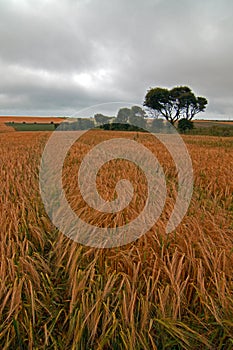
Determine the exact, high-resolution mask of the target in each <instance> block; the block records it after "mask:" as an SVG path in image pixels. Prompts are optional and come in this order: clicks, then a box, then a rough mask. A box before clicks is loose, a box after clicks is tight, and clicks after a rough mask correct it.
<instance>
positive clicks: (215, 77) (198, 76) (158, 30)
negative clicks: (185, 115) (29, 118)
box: [0, 0, 233, 118]
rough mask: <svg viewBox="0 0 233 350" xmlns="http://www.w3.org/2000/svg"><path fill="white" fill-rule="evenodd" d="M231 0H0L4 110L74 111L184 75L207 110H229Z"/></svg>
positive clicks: (138, 97)
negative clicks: (207, 101)
mask: <svg viewBox="0 0 233 350" xmlns="http://www.w3.org/2000/svg"><path fill="white" fill-rule="evenodd" d="M232 14H233V3H232V1H230V0H229V1H228V0H221V1H220V0H219V1H217V0H211V1H208V0H207V1H205V2H201V1H195V2H194V1H192V0H190V1H189V0H188V1H187V0H180V1H173V0H170V1H169V0H167V1H162V0H161V1H159V0H144V1H141V0H140V1H139V0H138V1H135V0H134V1H133V0H127V1H125V0H124V1H123V0H77V1H75V0H73V1H72V0H67V1H60V2H58V1H55V0H54V1H52V0H47V1H46V0H41V1H39V2H38V3H37V2H35V1H29V0H18V1H16V0H2V1H1V2H0V76H1V85H0V114H44V115H48V114H60V115H61V114H70V113H73V112H74V111H75V110H78V109H80V108H83V107H87V106H90V105H92V104H98V103H103V102H109V101H119V100H120V101H132V102H135V103H142V102H143V98H144V95H145V93H146V90H147V89H148V88H149V87H152V86H164V87H172V86H175V85H181V84H187V85H189V86H190V87H191V88H192V89H193V90H194V92H195V93H196V94H197V95H203V96H206V97H207V98H208V100H209V107H208V109H207V112H206V113H205V115H204V114H203V115H200V117H201V116H206V117H211V118H219V117H222V118H229V117H232V114H231V113H232V108H233V101H232V90H233V75H232V68H233V63H232V62H233V60H232V59H233V44H232V43H233V34H232V33H233V22H232Z"/></svg>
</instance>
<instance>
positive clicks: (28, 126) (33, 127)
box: [5, 122, 55, 131]
mask: <svg viewBox="0 0 233 350" xmlns="http://www.w3.org/2000/svg"><path fill="white" fill-rule="evenodd" d="M5 125H7V126H9V127H11V128H13V129H14V130H15V131H54V130H55V125H54V124H53V123H51V122H50V123H36V122H35V123H5Z"/></svg>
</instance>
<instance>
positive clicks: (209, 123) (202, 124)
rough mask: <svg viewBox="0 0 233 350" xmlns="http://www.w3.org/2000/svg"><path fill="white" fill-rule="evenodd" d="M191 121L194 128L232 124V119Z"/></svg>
mask: <svg viewBox="0 0 233 350" xmlns="http://www.w3.org/2000/svg"><path fill="white" fill-rule="evenodd" d="M193 122H194V126H195V127H196V128H209V127H212V126H221V127H227V126H233V120H232V121H221V120H219V121H216V120H193Z"/></svg>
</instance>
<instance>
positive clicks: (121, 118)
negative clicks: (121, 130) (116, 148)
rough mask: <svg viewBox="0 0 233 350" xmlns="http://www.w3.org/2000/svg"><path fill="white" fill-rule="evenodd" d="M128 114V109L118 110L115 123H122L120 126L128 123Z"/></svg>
mask: <svg viewBox="0 0 233 350" xmlns="http://www.w3.org/2000/svg"><path fill="white" fill-rule="evenodd" d="M130 113H131V109H130V108H126V107H124V108H121V109H119V111H118V113H117V117H116V120H115V122H116V123H122V124H125V123H128V120H129V116H130Z"/></svg>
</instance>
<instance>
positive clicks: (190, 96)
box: [144, 86, 208, 125]
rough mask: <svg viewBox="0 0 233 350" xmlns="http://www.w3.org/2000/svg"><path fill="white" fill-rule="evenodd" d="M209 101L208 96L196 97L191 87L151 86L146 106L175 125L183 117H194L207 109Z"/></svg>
mask: <svg viewBox="0 0 233 350" xmlns="http://www.w3.org/2000/svg"><path fill="white" fill-rule="evenodd" d="M207 103H208V102H207V100H206V98H204V97H196V96H195V95H194V93H193V92H192V91H191V89H190V88H189V87H187V86H177V87H174V88H172V89H171V90H168V89H165V88H160V87H156V88H151V89H150V90H148V91H147V94H146V96H145V101H144V106H146V107H148V108H151V109H152V110H153V111H154V112H155V115H156V116H163V117H164V118H166V120H168V121H169V122H170V123H171V124H172V125H174V124H175V122H176V121H177V120H179V119H181V118H185V119H188V120H191V119H193V117H194V116H195V115H196V114H197V113H199V112H203V111H204V110H205V108H206V105H207Z"/></svg>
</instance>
